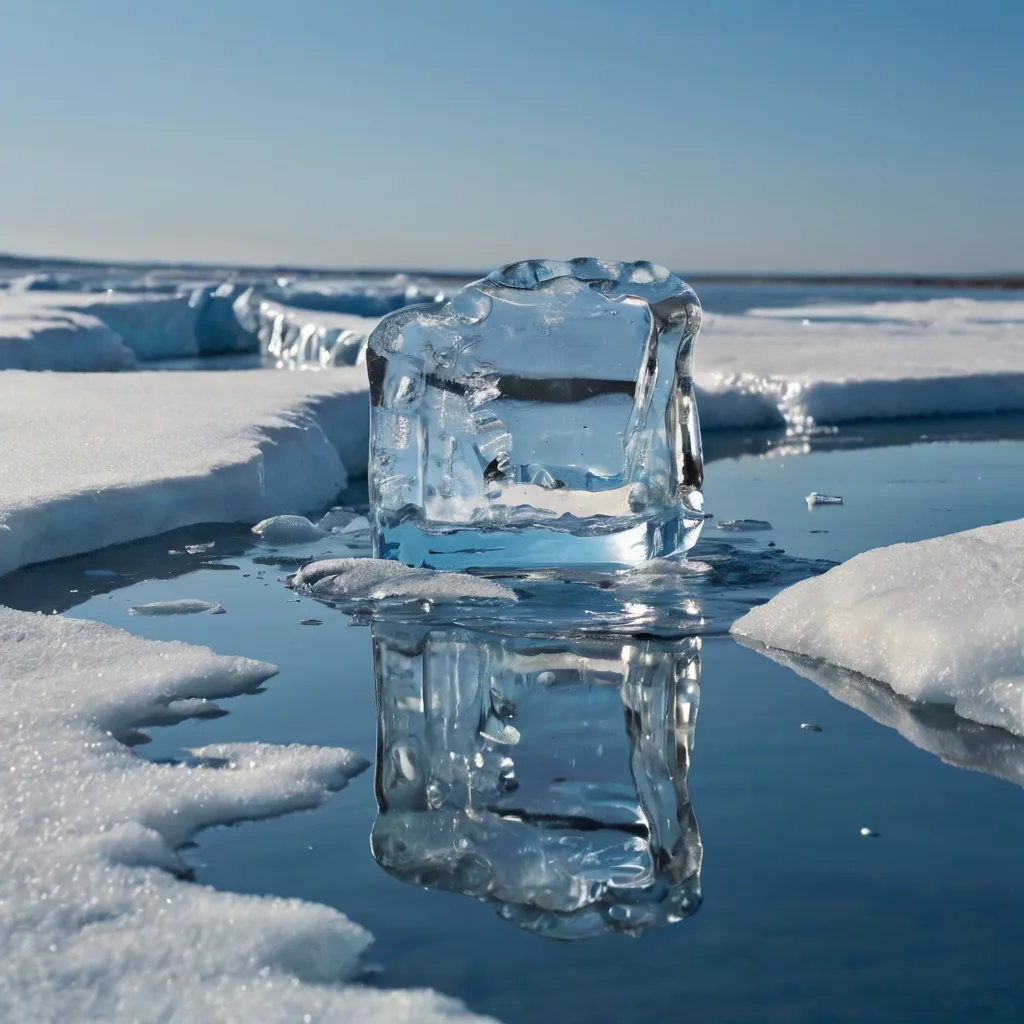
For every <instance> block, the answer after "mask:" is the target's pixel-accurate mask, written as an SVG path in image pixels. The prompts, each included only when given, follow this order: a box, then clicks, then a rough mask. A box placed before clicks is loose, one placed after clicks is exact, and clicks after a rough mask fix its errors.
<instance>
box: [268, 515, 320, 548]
mask: <svg viewBox="0 0 1024 1024" xmlns="http://www.w3.org/2000/svg"><path fill="white" fill-rule="evenodd" d="M252 532H253V533H255V534H256V535H257V536H258V537H259V538H260V539H261V540H264V541H266V543H267V544H306V543H308V542H310V541H315V540H322V539H323V538H324V537H326V536H327V533H326V531H324V530H322V529H320V527H319V526H314V525H313V524H312V523H311V522H310V521H309V520H308V519H307V518H306V517H305V516H273V517H272V518H270V519H264V520H263V521H262V522H259V523H257V524H256V525H255V526H254V527H253V528H252Z"/></svg>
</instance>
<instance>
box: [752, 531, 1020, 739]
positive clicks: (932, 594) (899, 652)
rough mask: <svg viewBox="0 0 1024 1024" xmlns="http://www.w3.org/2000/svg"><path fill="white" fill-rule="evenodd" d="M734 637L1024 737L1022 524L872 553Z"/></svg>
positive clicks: (806, 585) (770, 608)
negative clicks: (817, 661)
mask: <svg viewBox="0 0 1024 1024" xmlns="http://www.w3.org/2000/svg"><path fill="white" fill-rule="evenodd" d="M732 632H733V633H735V634H738V635H740V636H744V637H749V638H750V639H752V640H755V641H758V642H760V643H762V644H765V645H766V646H767V647H769V648H778V649H781V650H784V651H789V652H792V653H795V654H799V655H804V656H806V657H808V658H812V659H820V660H822V661H825V662H829V663H831V664H833V665H838V666H840V667H842V668H846V669H850V670H852V671H854V672H859V673H860V674H862V675H864V676H868V677H870V678H871V679H876V680H879V681H881V682H883V683H886V684H888V685H889V686H890V687H891V688H892V689H893V690H894V691H895V692H896V693H899V694H902V695H903V696H904V697H908V698H910V699H911V700H915V701H921V702H933V703H940V704H950V705H953V707H954V709H955V711H956V713H957V714H958V715H960V716H962V717H963V718H968V719H971V720H972V721H974V722H979V723H982V724H984V725H995V726H1000V727H1001V728H1003V729H1007V730H1009V731H1010V732H1013V733H1016V734H1018V735H1024V519H1018V520H1015V521H1013V522H1009V523H1000V524H998V525H996V526H983V527H980V528H979V529H975V530H968V531H966V532H963V533H954V534H950V535H949V536H946V537H937V538H934V539H932V540H924V541H918V542H916V543H913V544H895V545H893V546H891V547H885V548H877V549H875V550H873V551H866V552H864V553H863V554H860V555H857V556H856V557H855V558H851V559H850V560H849V561H848V562H844V563H843V564H842V565H839V566H836V567H835V568H834V569H831V570H829V571H828V572H827V573H825V574H824V575H822V576H818V577H816V578H813V579H808V580H803V581H802V582H800V583H797V584H795V585H794V586H792V587H789V588H788V589H787V590H784V591H782V592H781V593H780V594H778V595H776V596H775V597H774V598H772V600H771V601H769V602H768V603H767V604H765V605H762V606H760V607H758V608H755V609H753V610H752V611H750V612H748V613H747V614H746V615H744V616H743V617H742V618H740V619H739V620H738V621H737V622H735V623H734V625H733V627H732Z"/></svg>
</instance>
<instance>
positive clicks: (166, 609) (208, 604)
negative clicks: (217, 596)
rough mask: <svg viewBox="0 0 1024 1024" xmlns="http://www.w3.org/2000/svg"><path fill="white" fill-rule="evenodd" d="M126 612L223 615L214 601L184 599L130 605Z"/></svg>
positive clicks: (220, 608) (220, 607) (221, 607)
mask: <svg viewBox="0 0 1024 1024" xmlns="http://www.w3.org/2000/svg"><path fill="white" fill-rule="evenodd" d="M128 611H129V613H130V614H132V615H198V614H199V613H200V612H209V613H210V614H211V615H223V614H224V607H223V605H219V604H217V603H216V602H215V601H199V600H195V599H193V598H187V597H186V598H182V599H181V600H178V601H150V602H149V603H148V604H136V605H132V607H131V608H129V609H128Z"/></svg>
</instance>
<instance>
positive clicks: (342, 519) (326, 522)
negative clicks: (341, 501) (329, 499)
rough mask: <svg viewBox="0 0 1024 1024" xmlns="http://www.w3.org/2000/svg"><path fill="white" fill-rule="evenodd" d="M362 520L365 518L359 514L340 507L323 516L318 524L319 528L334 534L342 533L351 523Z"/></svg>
mask: <svg viewBox="0 0 1024 1024" xmlns="http://www.w3.org/2000/svg"><path fill="white" fill-rule="evenodd" d="M362 518H364V517H363V516H360V515H359V513H358V512H353V511H352V510H351V509H348V508H344V507H342V506H338V507H337V508H332V509H331V510H330V512H327V513H326V514H325V515H324V516H322V517H321V519H320V521H319V522H318V523H317V526H319V527H320V529H321V530H324V531H325V532H327V533H334V532H335V531H338V532H339V533H340V532H341V531H342V530H343V529H344V528H345V527H346V526H348V524H349V523H351V522H353V521H354V520H356V519H362Z"/></svg>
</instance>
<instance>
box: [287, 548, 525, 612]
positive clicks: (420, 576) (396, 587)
mask: <svg viewBox="0 0 1024 1024" xmlns="http://www.w3.org/2000/svg"><path fill="white" fill-rule="evenodd" d="M289 585H290V586H291V587H294V588H295V589H297V590H308V591H309V592H310V593H311V594H313V595H314V596H315V597H319V598H322V599H324V600H328V601H351V602H355V603H357V604H358V603H362V602H367V601H383V600H386V599H388V598H401V599H403V600H413V599H418V600H420V601H431V602H434V601H441V602H447V601H459V600H462V599H470V600H472V599H476V600H492V601H506V602H511V601H515V600H516V595H515V593H514V592H513V591H512V590H510V589H509V588H508V587H505V586H503V585H502V584H500V583H497V582H495V581H494V580H488V579H484V578H483V577H480V576H470V575H468V574H467V573H462V572H437V571H435V570H433V569H424V568H410V567H409V566H406V565H402V564H401V563H400V562H392V561H388V560H385V559H377V558H329V559H325V560H323V561H319V562H310V563H309V565H304V566H303V567H302V568H301V569H300V570H299V571H298V572H297V573H295V575H294V576H292V577H291V579H290V580H289Z"/></svg>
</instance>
